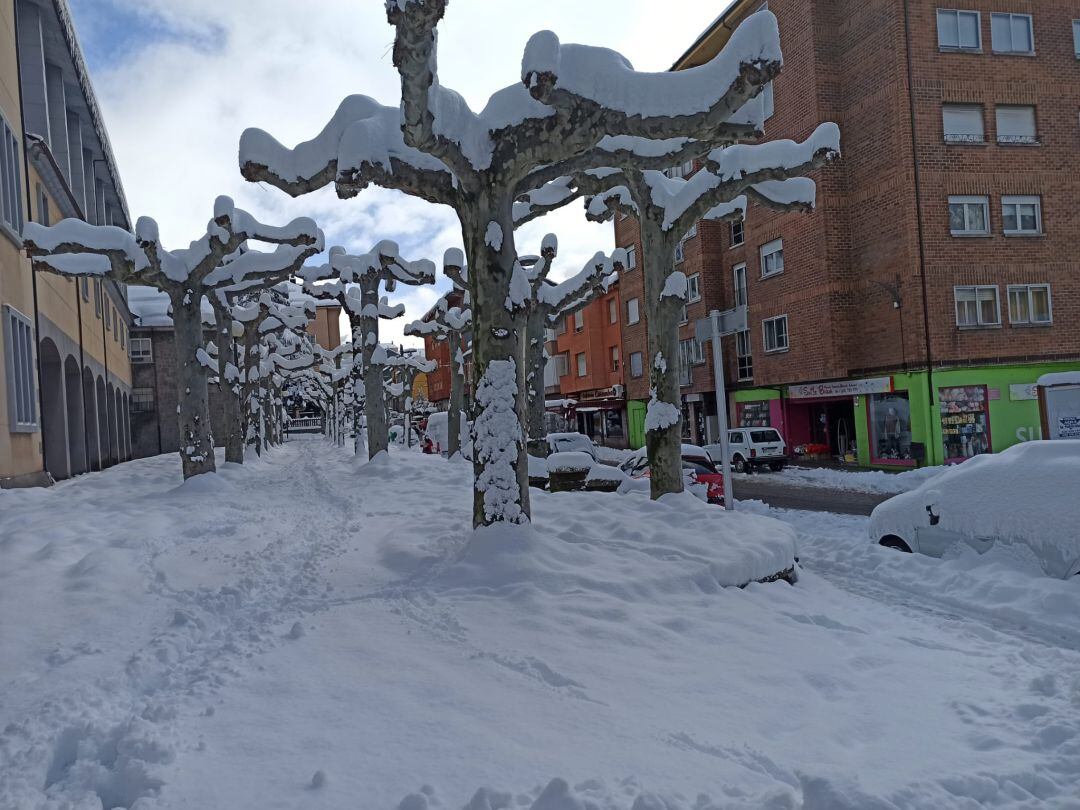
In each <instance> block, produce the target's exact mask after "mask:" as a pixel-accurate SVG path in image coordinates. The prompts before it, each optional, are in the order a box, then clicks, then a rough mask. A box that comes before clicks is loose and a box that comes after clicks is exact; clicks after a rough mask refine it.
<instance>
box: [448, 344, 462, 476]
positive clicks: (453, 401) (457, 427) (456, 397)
mask: <svg viewBox="0 0 1080 810" xmlns="http://www.w3.org/2000/svg"><path fill="white" fill-rule="evenodd" d="M449 340H450V413H448V414H447V416H446V431H447V436H446V456H447V458H453V457H454V456H456V455H457V454H458V453H460V452H461V409H462V407H463V406H464V405H465V369H464V367H463V366H464V365H465V364H464V362H463V361H462V357H461V352H462V348H461V333H460V332H450V336H449Z"/></svg>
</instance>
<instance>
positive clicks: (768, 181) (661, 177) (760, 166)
mask: <svg viewBox="0 0 1080 810" xmlns="http://www.w3.org/2000/svg"><path fill="white" fill-rule="evenodd" d="M699 148H701V147H700V146H699ZM839 150H840V130H839V128H838V127H837V126H836V125H835V124H822V125H821V126H819V127H818V128H817V129H816V130H815V131H814V133H813V134H812V135H811V136H810V137H809V138H807V139H806V140H805V141H803V142H802V143H796V142H794V141H789V140H782V141H771V142H768V143H762V144H735V145H732V146H727V147H722V148H717V149H712V150H708V151H706V152H704V153H703V154H702V155H701V156H700V159H701V160H702V162H703V166H702V168H701V169H699V170H698V171H697V172H696V173H694V174H693V175H691V176H690V177H689V179H684V178H677V177H676V178H672V177H668V176H666V175H665V174H664V173H663V172H659V171H653V170H645V171H642V170H639V169H636V168H634V167H633V165H632V163H631V162H626V163H623V164H621V165H615V166H610V167H605V168H603V169H601V170H589V171H584V172H579V173H577V174H574V175H570V176H565V177H562V178H558V179H556V180H554V181H552V182H551V183H550V184H548V186H547V187H546V188H544V189H541V190H540V191H539V193H537V194H534V195H525V196H524V197H523V198H522V200H520V201H519V206H521V205H524V206H525V207H526V208H527V209H528V211H529V217H530V218H531V217H532V216H536V215H537V214H538V213H542V212H544V211H549V210H552V209H554V208H557V207H561V206H562V205H565V204H566V202H568V201H569V200H571V199H574V198H575V197H578V196H582V195H588V196H589V197H590V199H589V200H588V202H587V213H588V216H589V218H590V219H592V220H595V221H604V220H606V219H609V218H610V217H611V216H612V215H613V214H614V213H616V212H617V213H620V214H625V215H630V216H634V217H636V218H637V221H638V224H639V228H640V233H641V243H642V252H643V254H644V255H643V257H642V268H643V273H644V276H643V281H644V286H645V296H644V303H645V314H646V318H647V322H648V325H649V338H648V339H649V352H648V357H649V390H650V398H649V405H648V409H647V411H646V417H645V441H646V447H647V449H648V454H649V465H650V469H651V471H652V474H651V477H650V487H651V491H652V496H653V497H654V498H657V497H659V496H660V495H663V494H665V493H668V492H679V491H681V490H682V481H683V476H682V463H681V459H680V457H681V449H680V448H681V444H682V425H681V420H682V412H681V409H680V407H679V401H680V397H679V378H678V372H679V369H678V363H679V355H678V346H679V322H680V320H681V318H680V313H681V311H682V309H683V307H684V306H685V304H686V277H685V276H684V275H683V274H682V273H681V272H679V271H677V270H675V269H674V268H675V250H676V247H677V246H678V244H679V242H680V240H681V239H682V238H683V237H684V235H685V234H686V233H687V232H688V231H689V230H690V228H691V227H692V226H694V225H695V224H696V223H697V222H699V221H700V220H711V219H726V218H730V217H733V216H741V215H742V214H743V213H744V212H745V210H746V206H747V204H748V201H750V200H752V201H754V202H757V203H759V204H762V205H765V206H768V207H770V208H773V209H777V210H809V209H811V208H813V206H814V201H815V198H816V185H815V183H814V181H813V180H811V179H810V178H807V177H804V176H803V175H804V174H806V173H808V172H810V171H812V170H813V169H816V168H819V167H820V166H822V165H824V164H825V163H826V162H828V161H830V160H832V159H833V158H835V157H837V156H838V155H839Z"/></svg>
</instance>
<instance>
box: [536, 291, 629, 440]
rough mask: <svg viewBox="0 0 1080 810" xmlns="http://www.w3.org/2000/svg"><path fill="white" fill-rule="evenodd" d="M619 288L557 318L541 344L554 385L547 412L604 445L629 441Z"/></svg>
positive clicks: (622, 322) (622, 324)
mask: <svg viewBox="0 0 1080 810" xmlns="http://www.w3.org/2000/svg"><path fill="white" fill-rule="evenodd" d="M638 275H640V273H639V274H638ZM620 285H621V282H620V284H615V285H613V286H612V288H611V289H610V290H609V291H608V292H607V293H605V294H604V295H602V296H599V297H598V298H596V299H595V300H594V301H591V302H590V303H589V304H587V305H586V306H585V307H583V308H582V309H580V310H578V311H577V312H576V313H574V314H573V315H568V316H566V317H565V318H562V319H561V320H560V321H559V322H558V323H557V324H556V325H555V328H554V329H552V330H549V334H548V337H549V338H550V339H549V340H548V341H547V346H548V349H547V352H548V355H549V358H550V359H549V360H548V368H549V369H551V375H550V376H549V378H548V379H549V381H550V382H554V381H555V380H557V381H558V382H557V385H558V388H557V391H558V394H557V395H556V396H555V397H552V398H549V399H551V400H552V402H551V405H550V406H549V410H552V411H553V412H556V413H560V415H562V416H564V417H566V418H567V419H569V421H570V422H571V426H574V425H575V424H576V429H577V430H578V431H579V432H581V433H584V434H586V435H587V436H590V437H591V438H592V439H594V440H595V441H596V442H598V443H599V444H603V445H607V446H609V447H626V446H627V442H628V439H629V432H628V428H627V414H626V387H625V382H624V380H625V368H624V352H623V329H624V328H625V327H624V313H623V311H622V304H621V301H620V294H619V287H620Z"/></svg>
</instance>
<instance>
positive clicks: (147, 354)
mask: <svg viewBox="0 0 1080 810" xmlns="http://www.w3.org/2000/svg"><path fill="white" fill-rule="evenodd" d="M130 343H131V349H130V352H131V362H132V363H153V362H154V344H153V343H152V342H151V340H150V338H137V337H133V338H132V339H131V341H130Z"/></svg>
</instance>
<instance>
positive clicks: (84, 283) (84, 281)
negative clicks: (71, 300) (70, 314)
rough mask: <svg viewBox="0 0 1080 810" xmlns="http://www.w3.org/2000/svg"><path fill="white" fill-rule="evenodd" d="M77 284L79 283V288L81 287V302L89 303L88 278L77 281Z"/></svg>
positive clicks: (84, 277)
mask: <svg viewBox="0 0 1080 810" xmlns="http://www.w3.org/2000/svg"><path fill="white" fill-rule="evenodd" d="M79 283H80V286H81V287H82V300H83V301H89V300H90V278H89V277H88V276H83V277H82V278H81V279H79Z"/></svg>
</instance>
